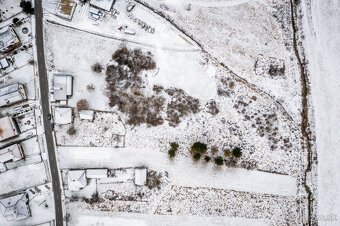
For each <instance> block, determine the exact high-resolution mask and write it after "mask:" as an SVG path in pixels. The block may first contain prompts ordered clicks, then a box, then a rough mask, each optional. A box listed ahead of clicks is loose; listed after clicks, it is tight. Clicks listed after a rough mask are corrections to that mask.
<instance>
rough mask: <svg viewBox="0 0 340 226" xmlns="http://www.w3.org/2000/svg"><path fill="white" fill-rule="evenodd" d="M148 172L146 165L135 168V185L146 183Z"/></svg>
mask: <svg viewBox="0 0 340 226" xmlns="http://www.w3.org/2000/svg"><path fill="white" fill-rule="evenodd" d="M147 173H148V172H147V169H146V168H145V167H142V168H135V185H145V183H146V176H147Z"/></svg>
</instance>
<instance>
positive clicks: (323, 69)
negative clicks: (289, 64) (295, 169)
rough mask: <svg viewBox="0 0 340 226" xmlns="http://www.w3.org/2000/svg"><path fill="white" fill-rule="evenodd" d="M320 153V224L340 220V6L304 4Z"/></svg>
mask: <svg viewBox="0 0 340 226" xmlns="http://www.w3.org/2000/svg"><path fill="white" fill-rule="evenodd" d="M303 3H304V4H303V6H304V8H303V10H304V11H303V13H304V14H305V15H306V17H305V21H304V24H303V25H304V29H305V33H306V34H305V37H306V42H305V47H306V52H307V59H308V61H309V64H308V69H309V70H310V78H311V86H312V87H311V89H312V100H313V105H314V107H315V109H314V112H315V120H316V121H315V130H316V145H317V153H318V174H319V175H318V178H317V181H318V193H317V200H318V201H317V205H318V208H317V209H318V220H319V225H338V224H339V221H340V208H339V206H340V193H339V192H340V174H339V170H340V168H339V159H340V154H339V151H338V150H339V146H340V139H339V125H340V107H339V106H340V105H339V103H340V92H339V90H340V76H339V71H340V55H339V52H340V36H339V35H340V4H339V1H336V0H333V1H325V2H322V3H321V2H317V1H308V0H306V1H303Z"/></svg>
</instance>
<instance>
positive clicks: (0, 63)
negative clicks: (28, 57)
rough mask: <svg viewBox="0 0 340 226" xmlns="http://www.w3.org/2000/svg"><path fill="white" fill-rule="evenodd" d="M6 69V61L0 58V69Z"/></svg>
mask: <svg viewBox="0 0 340 226" xmlns="http://www.w3.org/2000/svg"><path fill="white" fill-rule="evenodd" d="M8 67H9V63H8V61H7V59H6V58H2V59H1V60H0V68H1V69H6V68H8Z"/></svg>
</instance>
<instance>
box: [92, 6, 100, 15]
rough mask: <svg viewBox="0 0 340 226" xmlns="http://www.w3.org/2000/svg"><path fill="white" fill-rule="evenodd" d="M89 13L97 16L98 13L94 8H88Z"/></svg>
mask: <svg viewBox="0 0 340 226" xmlns="http://www.w3.org/2000/svg"><path fill="white" fill-rule="evenodd" d="M90 13H92V14H96V15H98V13H99V9H96V8H93V7H90Z"/></svg>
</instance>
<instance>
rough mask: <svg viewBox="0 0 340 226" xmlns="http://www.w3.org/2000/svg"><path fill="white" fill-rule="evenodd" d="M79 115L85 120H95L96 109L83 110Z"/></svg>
mask: <svg viewBox="0 0 340 226" xmlns="http://www.w3.org/2000/svg"><path fill="white" fill-rule="evenodd" d="M79 117H80V119H83V120H89V121H93V118H94V111H91V110H82V111H80V112H79Z"/></svg>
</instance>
